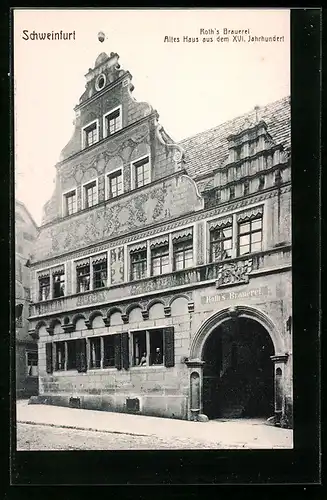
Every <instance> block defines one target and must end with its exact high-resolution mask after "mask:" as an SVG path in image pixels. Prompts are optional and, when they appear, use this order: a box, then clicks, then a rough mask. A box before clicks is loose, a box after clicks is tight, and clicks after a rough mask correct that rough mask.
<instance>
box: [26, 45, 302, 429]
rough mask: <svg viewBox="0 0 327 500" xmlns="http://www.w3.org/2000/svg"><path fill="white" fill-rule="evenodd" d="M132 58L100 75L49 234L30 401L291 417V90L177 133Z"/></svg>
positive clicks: (38, 248) (40, 257)
mask: <svg viewBox="0 0 327 500" xmlns="http://www.w3.org/2000/svg"><path fill="white" fill-rule="evenodd" d="M118 59H119V57H118V55H117V54H115V53H111V54H110V55H109V56H108V55H107V54H105V53H102V54H100V55H99V56H98V58H97V59H96V61H95V64H94V67H93V68H91V69H89V71H88V73H87V74H86V89H85V92H84V93H83V95H82V96H81V98H80V100H79V103H78V104H77V105H76V107H75V113H76V120H75V129H74V133H73V136H72V138H71V139H70V141H69V142H68V144H67V145H66V146H65V147H64V149H63V150H62V153H61V157H60V161H59V162H58V163H57V165H56V184H55V190H54V193H53V196H52V198H51V199H50V200H49V202H48V203H47V204H46V206H45V208H44V218H43V223H42V225H41V227H40V230H39V234H38V238H37V240H36V244H35V246H34V257H33V259H32V262H31V271H32V304H31V308H30V317H29V322H30V335H31V337H32V338H34V339H37V343H38V354H39V390H40V392H39V396H38V397H37V398H33V399H32V401H31V402H34V403H37V402H41V403H42V402H47V403H50V404H57V405H66V406H75V407H76V406H77V407H82V408H92V409H101V410H108V411H119V412H133V413H140V414H145V415H158V416H163V417H171V418H179V419H196V420H197V419H200V420H201V419H205V417H203V414H204V415H207V416H208V417H209V418H219V417H224V418H231V417H243V416H244V417H264V418H268V417H273V420H274V421H275V423H276V424H278V425H292V319H291V318H292V274H291V170H290V168H291V164H290V163H291V156H290V100H289V97H285V98H283V99H280V100H279V101H277V102H274V103H271V104H268V105H267V106H265V107H262V108H255V109H254V110H253V111H251V112H249V113H248V114H247V115H245V116H240V117H238V118H236V119H235V120H231V121H229V122H227V123H225V124H222V125H218V126H217V127H215V128H214V129H211V130H208V131H206V132H201V133H199V134H198V135H196V136H194V137H190V138H188V139H185V140H184V141H182V142H181V143H179V144H178V143H175V142H174V141H173V140H172V138H171V137H170V136H169V135H168V133H167V132H166V130H165V129H164V128H163V127H162V125H161V124H160V122H159V115H158V113H157V111H156V110H154V109H153V108H152V107H151V106H150V105H149V104H148V103H145V102H137V101H135V99H134V98H133V95H132V91H133V84H132V75H131V74H130V73H129V72H128V71H125V70H123V69H121V67H120V65H119V62H118ZM199 415H200V416H199Z"/></svg>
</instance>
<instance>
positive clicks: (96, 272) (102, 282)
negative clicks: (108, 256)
mask: <svg viewBox="0 0 327 500" xmlns="http://www.w3.org/2000/svg"><path fill="white" fill-rule="evenodd" d="M105 286H107V260H105V261H103V262H99V263H96V264H93V289H96V288H103V287H105Z"/></svg>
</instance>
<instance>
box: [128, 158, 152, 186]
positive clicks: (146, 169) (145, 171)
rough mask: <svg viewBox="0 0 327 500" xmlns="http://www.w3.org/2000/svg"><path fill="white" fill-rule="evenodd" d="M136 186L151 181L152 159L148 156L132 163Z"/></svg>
mask: <svg viewBox="0 0 327 500" xmlns="http://www.w3.org/2000/svg"><path fill="white" fill-rule="evenodd" d="M132 169H133V178H134V188H138V187H142V186H145V185H146V184H149V183H150V182H151V177H150V161H149V157H148V156H146V157H144V158H142V159H140V160H138V161H136V162H134V163H133V164H132Z"/></svg>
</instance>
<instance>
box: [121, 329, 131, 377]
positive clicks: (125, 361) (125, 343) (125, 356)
mask: <svg viewBox="0 0 327 500" xmlns="http://www.w3.org/2000/svg"><path fill="white" fill-rule="evenodd" d="M121 347H122V365H123V368H124V369H125V370H128V368H129V339H128V332H123V333H122V334H121Z"/></svg>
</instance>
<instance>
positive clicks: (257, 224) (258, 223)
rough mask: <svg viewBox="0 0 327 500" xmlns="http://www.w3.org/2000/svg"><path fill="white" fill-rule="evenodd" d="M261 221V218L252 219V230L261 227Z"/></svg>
mask: <svg viewBox="0 0 327 500" xmlns="http://www.w3.org/2000/svg"><path fill="white" fill-rule="evenodd" d="M261 223H262V220H261V219H259V220H254V221H252V230H253V231H255V230H256V229H261Z"/></svg>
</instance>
